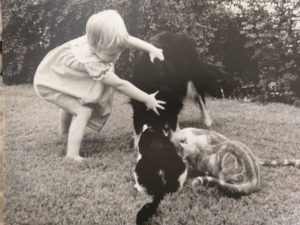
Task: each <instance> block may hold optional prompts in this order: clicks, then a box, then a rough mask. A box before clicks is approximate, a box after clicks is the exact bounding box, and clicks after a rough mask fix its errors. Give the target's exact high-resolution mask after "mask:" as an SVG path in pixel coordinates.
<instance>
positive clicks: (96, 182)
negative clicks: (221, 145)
mask: <svg viewBox="0 0 300 225" xmlns="http://www.w3.org/2000/svg"><path fill="white" fill-rule="evenodd" d="M4 96H5V129H4V135H5V179H6V183H5V224H11V225H17V224H28V225H39V224H83V225H93V224H101V225H121V224H124V225H125V224H126V225H132V224H135V216H136V212H137V211H138V210H139V209H140V208H141V207H142V205H143V204H145V203H146V202H147V201H150V197H149V196H146V195H143V194H141V193H137V192H136V191H135V190H134V187H133V186H134V180H133V176H132V170H133V168H134V166H135V162H136V153H135V152H134V150H133V149H132V148H131V146H130V143H131V138H132V130H133V127H132V118H131V117H132V110H131V108H130V106H129V105H128V104H127V101H128V100H127V99H126V98H125V97H124V96H122V95H120V94H116V95H115V100H114V101H115V108H114V112H113V114H112V116H111V118H110V119H109V121H108V123H107V124H106V125H105V127H104V129H103V130H102V132H101V133H96V132H93V131H92V130H88V131H87V134H86V136H85V138H84V141H83V144H82V155H83V156H84V157H86V158H87V160H86V162H85V163H81V164H79V163H74V162H73V163H72V162H70V161H65V160H64V155H65V149H66V140H64V139H63V138H61V137H58V135H57V116H58V115H57V108H56V107H55V106H53V105H51V104H49V103H47V102H45V101H43V100H41V99H39V98H38V97H37V96H36V95H35V93H34V91H33V88H32V86H31V85H22V86H11V87H7V86H6V87H4ZM207 106H208V109H209V111H210V115H211V117H212V119H213V121H214V124H213V127H212V129H213V130H216V131H217V132H220V133H222V134H224V135H226V136H227V137H229V138H232V139H236V140H240V141H242V142H244V143H245V144H246V145H248V146H249V147H250V148H251V149H253V152H254V153H255V154H256V155H257V156H258V157H260V158H267V159H280V158H300V129H299V128H300V109H299V108H295V107H293V106H288V105H283V104H268V105H265V106H263V105H260V104H255V103H242V102H239V101H237V100H215V99H207ZM199 120H200V112H199V110H198V109H197V108H196V106H194V105H193V104H191V103H190V102H187V103H186V105H185V108H184V110H183V112H182V114H181V115H180V121H181V127H187V126H193V127H201V125H200V123H199ZM261 174H262V189H261V191H259V192H257V193H254V194H251V195H248V196H243V197H241V198H231V197H228V196H226V195H223V194H222V193H220V192H218V191H217V190H216V189H214V188H206V187H201V188H200V189H199V191H198V192H197V193H195V192H193V190H192V188H191V185H190V182H191V180H188V181H187V183H186V184H185V186H184V187H183V188H182V189H181V190H180V191H178V192H176V193H174V194H172V195H168V196H167V197H166V198H165V199H164V200H163V201H162V203H161V204H160V206H159V210H158V214H157V216H154V217H153V218H152V219H151V220H150V221H149V223H148V224H153V225H196V224H201V225H221V224H225V225H254V224H255V225H256V224H257V225H258V224H261V225H279V224H280V225H297V224H300V169H296V168H293V167H280V168H262V169H261Z"/></svg>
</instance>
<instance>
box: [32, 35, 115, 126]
mask: <svg viewBox="0 0 300 225" xmlns="http://www.w3.org/2000/svg"><path fill="white" fill-rule="evenodd" d="M107 72H114V64H113V63H104V62H101V60H100V59H99V58H98V57H97V56H96V54H95V53H93V51H91V50H90V48H89V45H88V43H87V38H86V36H81V37H79V38H76V39H74V40H71V41H69V42H67V43H65V44H63V45H61V46H59V47H57V48H55V49H53V50H51V51H50V52H49V53H48V54H47V55H46V56H45V57H44V59H43V60H42V62H41V63H40V65H39V66H38V68H37V71H36V73H35V76H34V89H35V91H36V92H37V94H38V95H39V96H40V97H42V98H43V96H42V95H41V94H40V90H41V89H42V88H43V87H46V88H50V89H51V90H53V91H54V93H55V92H60V93H63V94H66V95H68V96H72V97H74V98H75V99H77V100H78V101H79V102H80V103H81V104H92V105H93V108H94V112H93V115H92V118H91V120H90V122H89V125H88V126H89V127H91V128H93V129H95V130H97V131H100V130H101V128H102V127H103V125H104V124H105V122H106V120H107V119H108V117H109V115H110V113H111V111H112V101H113V99H112V97H113V89H112V88H111V87H109V86H106V85H104V84H103V83H102V82H101V80H102V79H103V78H104V77H105V76H107V75H108V74H107ZM53 96H54V95H53ZM46 100H47V99H46ZM52 102H54V103H55V100H54V101H52Z"/></svg>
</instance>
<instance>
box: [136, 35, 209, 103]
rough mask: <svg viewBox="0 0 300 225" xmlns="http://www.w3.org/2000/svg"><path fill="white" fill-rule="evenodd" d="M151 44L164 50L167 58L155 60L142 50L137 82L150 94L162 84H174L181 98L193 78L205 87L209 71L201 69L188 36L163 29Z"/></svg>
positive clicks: (172, 85) (137, 65)
mask: <svg viewBox="0 0 300 225" xmlns="http://www.w3.org/2000/svg"><path fill="white" fill-rule="evenodd" d="M150 43H152V44H153V45H154V46H156V47H158V48H161V49H163V54H164V57H165V60H164V61H160V60H158V59H155V60H154V63H152V62H151V61H150V58H149V55H148V53H146V52H141V53H140V54H139V55H138V57H137V60H136V63H135V67H134V76H133V78H132V83H133V84H135V85H136V86H137V87H139V88H140V89H142V90H144V91H146V92H148V93H153V92H155V91H156V90H157V89H158V87H163V86H167V87H171V88H172V90H173V91H174V93H176V95H177V97H178V98H179V99H182V98H183V97H185V95H186V84H187V81H189V80H191V81H193V82H195V81H196V83H199V85H201V87H199V88H197V89H199V90H200V89H203V88H204V86H205V85H204V81H205V80H207V79H206V78H205V76H206V73H204V70H203V69H202V68H201V67H202V66H201V64H200V61H199V58H198V56H197V52H196V48H195V45H194V42H193V41H192V40H191V39H189V37H188V36H187V35H185V34H174V33H171V32H161V33H159V34H158V35H155V36H153V37H152V38H151V39H150ZM200 76H201V77H200ZM204 78H205V79H204ZM199 80H201V83H200V82H197V81H199ZM197 86H198V85H197Z"/></svg>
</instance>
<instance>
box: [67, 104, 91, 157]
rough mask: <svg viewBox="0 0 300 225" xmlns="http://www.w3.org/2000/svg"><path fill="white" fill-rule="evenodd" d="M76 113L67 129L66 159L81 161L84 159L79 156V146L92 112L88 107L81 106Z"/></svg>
mask: <svg viewBox="0 0 300 225" xmlns="http://www.w3.org/2000/svg"><path fill="white" fill-rule="evenodd" d="M76 111H77V112H76V114H77V115H76V116H74V118H73V120H72V122H71V126H70V129H69V136H68V147H67V155H66V158H71V159H74V160H76V161H82V160H83V159H84V158H83V157H81V156H80V155H79V150H80V145H81V142H82V139H83V136H84V133H85V129H86V127H87V124H88V121H89V119H90V118H91V116H92V113H93V110H92V109H91V108H89V107H86V106H82V107H80V109H78V110H76Z"/></svg>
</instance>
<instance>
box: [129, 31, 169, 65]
mask: <svg viewBox="0 0 300 225" xmlns="http://www.w3.org/2000/svg"><path fill="white" fill-rule="evenodd" d="M128 47H130V48H134V49H139V50H143V51H146V52H149V56H150V60H151V62H153V61H154V59H155V58H158V59H159V60H164V55H163V50H162V49H160V48H156V47H155V46H154V45H152V44H150V43H148V42H146V41H143V40H141V39H139V38H136V37H133V36H129V38H128Z"/></svg>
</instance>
